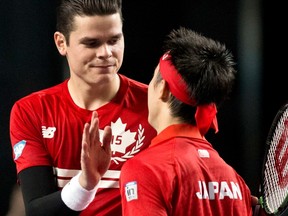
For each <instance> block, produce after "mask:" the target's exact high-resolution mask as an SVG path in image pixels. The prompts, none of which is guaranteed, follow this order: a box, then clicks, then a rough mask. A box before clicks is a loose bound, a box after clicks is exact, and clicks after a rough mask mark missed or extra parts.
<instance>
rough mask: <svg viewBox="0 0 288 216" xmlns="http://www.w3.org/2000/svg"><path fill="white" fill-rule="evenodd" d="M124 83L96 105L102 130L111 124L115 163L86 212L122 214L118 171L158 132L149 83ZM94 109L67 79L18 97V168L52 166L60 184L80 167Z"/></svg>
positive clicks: (14, 131)
mask: <svg viewBox="0 0 288 216" xmlns="http://www.w3.org/2000/svg"><path fill="white" fill-rule="evenodd" d="M120 79H121V86H120V89H119V92H118V94H117V95H116V96H115V98H114V99H113V100H112V101H111V102H110V103H107V104H105V105H103V106H102V107H100V108H99V109H97V112H98V116H99V128H100V134H101V133H102V131H103V128H104V127H105V126H106V125H110V126H111V128H112V134H113V140H112V141H111V148H112V151H113V155H112V160H111V165H110V167H109V170H108V171H107V175H106V174H105V175H104V177H103V178H102V180H103V181H101V182H102V183H103V184H101V185H100V186H99V189H98V191H97V195H96V197H95V199H94V201H93V202H92V203H91V204H90V205H89V206H88V207H87V209H85V210H84V211H83V212H82V213H81V216H82V215H83V216H84V215H85V216H86V215H89V216H90V215H105V216H115V215H121V199H120V192H119V175H120V170H121V167H122V165H123V164H124V163H125V162H126V161H127V160H128V159H130V158H132V157H134V156H135V155H136V154H137V153H139V152H141V151H142V150H143V149H145V148H147V147H148V145H149V144H150V142H151V139H152V138H153V137H154V136H155V135H156V131H155V130H154V129H153V128H152V127H151V126H150V124H149V123H148V121H147V116H148V108H147V107H148V106H147V85H145V84H141V83H139V82H136V81H133V80H131V79H129V78H127V77H125V76H122V75H120ZM91 113H92V111H89V110H85V109H82V108H80V107H78V106H76V105H75V103H74V102H73V100H72V98H71V97H70V95H69V92H68V87H67V81H65V82H63V83H61V84H59V85H57V86H54V87H52V88H49V89H46V90H42V91H39V92H36V93H33V94H31V95H29V96H27V97H25V98H23V99H21V100H19V101H17V102H16V104H15V105H14V107H13V110H12V114H11V130H10V131H11V143H12V148H13V158H14V159H15V163H16V168H17V172H20V171H21V170H23V169H26V168H28V167H31V166H53V167H54V168H55V171H57V172H56V178H57V182H58V186H59V188H61V187H63V186H64V185H65V184H66V183H67V182H68V181H69V180H70V179H71V178H72V177H73V176H74V175H75V174H77V173H78V172H79V171H80V169H81V167H80V153H81V139H82V132H83V127H84V124H85V122H88V121H90V118H91Z"/></svg>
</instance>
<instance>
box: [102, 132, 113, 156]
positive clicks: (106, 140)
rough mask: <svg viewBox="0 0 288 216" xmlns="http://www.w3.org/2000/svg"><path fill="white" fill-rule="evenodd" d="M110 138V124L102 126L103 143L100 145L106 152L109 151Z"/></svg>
mask: <svg viewBox="0 0 288 216" xmlns="http://www.w3.org/2000/svg"><path fill="white" fill-rule="evenodd" d="M111 139H112V130H111V127H110V126H106V127H105V128H104V133H103V144H102V147H103V148H104V149H105V151H106V152H110V151H111Z"/></svg>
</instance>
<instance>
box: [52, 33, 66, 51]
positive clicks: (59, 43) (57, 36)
mask: <svg viewBox="0 0 288 216" xmlns="http://www.w3.org/2000/svg"><path fill="white" fill-rule="evenodd" d="M54 42H55V44H56V47H57V49H58V52H59V53H60V54H61V55H62V56H65V55H66V47H67V45H66V39H65V36H64V35H63V34H62V33H61V32H58V31H57V32H55V33H54Z"/></svg>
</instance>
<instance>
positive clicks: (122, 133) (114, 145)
mask: <svg viewBox="0 0 288 216" xmlns="http://www.w3.org/2000/svg"><path fill="white" fill-rule="evenodd" d="M126 126H127V124H123V122H122V120H121V118H118V119H117V121H116V122H115V123H113V122H112V123H111V129H112V141H111V150H112V153H113V154H115V152H120V153H122V154H124V155H123V156H122V157H112V159H111V160H113V161H114V162H115V163H116V164H118V161H122V162H123V161H126V160H127V159H129V158H131V157H133V156H134V154H136V153H137V152H139V151H140V147H141V146H142V145H143V142H142V141H143V139H144V138H145V136H143V133H144V128H142V126H141V125H140V124H139V129H138V137H137V138H138V140H137V142H136V144H135V146H134V147H133V148H132V150H131V151H129V152H126V148H127V147H128V146H130V145H132V144H133V143H135V141H136V139H135V137H136V132H131V131H130V130H127V131H126ZM99 135H100V140H102V139H103V130H99Z"/></svg>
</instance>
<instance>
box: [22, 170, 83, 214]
mask: <svg viewBox="0 0 288 216" xmlns="http://www.w3.org/2000/svg"><path fill="white" fill-rule="evenodd" d="M18 177H19V180H20V186H21V190H22V194H23V199H24V205H25V211H26V215H27V216H33V215H35V216H36V215H43V216H46V215H47V216H48V215H63V216H65V215H71V216H73V215H78V214H79V212H76V211H73V210H71V209H70V208H68V207H67V206H66V205H65V203H64V202H63V201H62V199H61V191H58V189H57V185H56V182H55V180H54V179H55V178H54V176H53V169H52V167H48V166H36V167H31V168H27V169H25V170H23V171H21V172H20V173H19V176H18Z"/></svg>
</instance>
